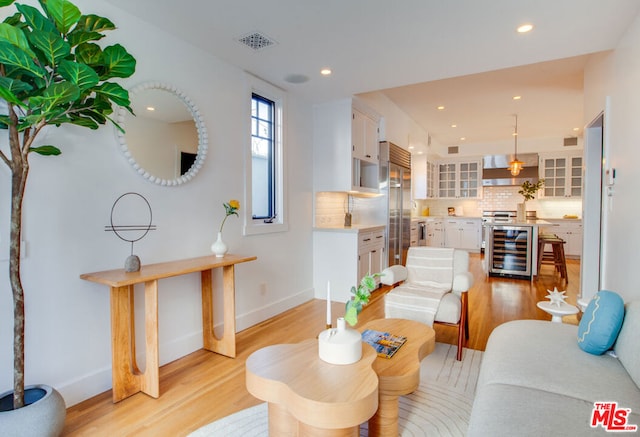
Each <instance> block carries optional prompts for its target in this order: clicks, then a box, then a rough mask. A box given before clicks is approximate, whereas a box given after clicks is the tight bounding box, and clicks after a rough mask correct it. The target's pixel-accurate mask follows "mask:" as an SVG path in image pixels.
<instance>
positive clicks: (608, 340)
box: [578, 290, 624, 355]
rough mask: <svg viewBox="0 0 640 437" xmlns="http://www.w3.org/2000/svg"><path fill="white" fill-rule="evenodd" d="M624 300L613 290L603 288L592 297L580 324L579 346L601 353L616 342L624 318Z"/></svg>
mask: <svg viewBox="0 0 640 437" xmlns="http://www.w3.org/2000/svg"><path fill="white" fill-rule="evenodd" d="M623 319H624V301H623V300H622V298H621V297H620V295H618V294H617V293H614V292H613V291H607V290H601V291H599V292H597V293H596V295H595V296H594V297H593V299H591V302H589V305H587V309H586V310H585V311H584V314H583V316H582V319H581V320H580V325H579V326H578V346H580V348H581V349H582V350H583V351H585V352H589V353H590V354H594V355H601V354H603V353H605V352H606V351H608V350H609V349H611V346H613V343H615V341H616V338H617V337H618V333H619V332H620V327H621V326H622V320H623Z"/></svg>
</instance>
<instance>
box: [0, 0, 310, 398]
mask: <svg viewBox="0 0 640 437" xmlns="http://www.w3.org/2000/svg"><path fill="white" fill-rule="evenodd" d="M74 3H76V4H77V5H78V6H79V7H80V9H81V10H82V11H83V12H85V13H96V14H99V15H103V16H106V17H108V18H110V19H111V20H112V21H113V22H114V23H115V24H116V25H117V27H118V29H117V30H115V31H113V32H111V33H110V34H109V37H108V38H107V39H106V40H105V41H106V43H107V44H114V43H121V44H122V45H124V46H125V47H126V48H127V49H128V50H129V51H130V52H131V53H132V54H133V55H134V56H135V57H136V59H137V61H138V67H137V73H136V74H135V75H134V76H133V78H131V79H130V80H127V81H126V83H124V85H125V86H127V87H130V86H134V85H136V84H138V83H140V82H144V81H150V80H154V81H163V82H168V83H171V84H174V85H175V86H177V87H178V88H181V89H182V90H183V91H184V92H185V93H186V94H187V95H188V96H190V97H191V98H192V99H193V100H194V102H195V103H196V104H197V105H198V107H199V108H200V111H201V113H202V115H203V117H204V119H205V123H206V127H207V130H208V133H209V153H208V156H207V160H206V161H205V164H204V166H203V168H202V169H201V171H200V173H199V174H198V175H197V177H196V178H195V179H194V180H193V181H191V182H189V183H187V184H185V185H182V186H179V187H171V188H166V187H160V186H157V185H154V184H151V183H149V182H147V181H145V180H143V179H142V178H141V177H140V176H139V175H137V174H136V173H135V172H134V171H133V170H132V168H130V167H129V165H128V163H127V161H126V160H125V158H124V157H123V156H122V155H121V153H120V151H119V150H118V147H117V140H116V136H115V133H114V129H113V128H112V127H111V126H106V127H101V128H100V129H99V130H98V131H91V130H88V129H83V128H79V127H74V126H64V127H61V128H50V129H49V130H47V131H46V132H44V133H43V134H42V136H41V137H40V138H39V143H41V144H55V145H59V146H61V149H62V151H63V154H62V155H61V156H60V157H41V156H32V157H31V175H30V179H29V183H28V186H27V193H26V200H25V204H24V237H25V239H26V242H27V247H28V252H27V257H26V258H25V259H24V262H23V272H22V277H23V283H24V287H25V290H26V308H27V316H26V317H27V319H26V323H27V328H26V343H27V347H26V382H27V384H34V383H47V384H50V385H53V386H54V387H56V388H58V389H59V390H60V391H61V392H62V394H63V396H64V397H65V400H66V402H67V405H73V404H75V403H77V402H79V401H81V400H83V399H86V398H88V397H91V396H93V395H95V394H97V393H100V392H102V391H105V390H108V389H109V388H110V387H111V349H110V341H111V336H110V322H109V291H108V289H107V287H105V286H102V285H97V284H93V283H89V282H86V281H82V280H80V279H79V275H80V274H81V273H85V272H93V271H99V270H106V269H114V268H120V267H122V266H123V263H124V259H125V257H126V256H127V255H128V252H129V246H128V244H127V243H125V242H123V241H121V240H119V239H118V238H117V237H116V236H115V235H113V234H112V233H108V232H104V230H103V229H104V226H105V225H107V224H108V222H109V214H110V209H111V206H112V203H113V202H114V200H115V199H116V198H117V197H118V196H119V195H121V194H123V193H125V192H128V191H135V192H138V193H140V194H142V195H144V196H145V197H146V198H147V199H148V200H149V202H150V204H151V206H152V208H153V216H154V224H156V225H157V227H158V229H157V230H156V231H153V232H150V233H149V235H148V236H147V237H145V238H144V239H143V240H142V241H140V242H138V243H136V245H135V253H136V254H138V255H139V256H140V258H141V260H142V263H143V264H144V263H154V262H161V261H169V260H174V259H180V258H189V257H196V256H201V255H207V254H210V245H211V243H212V242H213V241H214V239H215V235H216V231H217V227H218V226H219V224H220V221H221V220H222V218H223V216H224V208H223V206H222V203H223V202H225V201H228V200H229V199H231V198H236V199H240V200H241V202H242V199H243V198H244V150H243V149H244V147H245V145H246V144H247V141H248V138H247V135H248V132H244V127H245V126H247V125H248V123H247V122H246V120H244V118H245V117H248V116H249V114H246V113H245V112H244V108H246V107H247V105H246V104H245V102H244V101H243V99H245V98H248V96H249V94H248V93H249V88H248V84H247V82H246V81H245V80H244V78H243V72H242V71H240V70H239V69H238V68H236V67H234V66H230V65H228V64H226V63H224V62H222V61H220V60H218V59H216V58H213V57H211V56H210V55H208V54H206V53H204V52H202V51H200V50H198V49H195V48H193V47H191V46H189V45H186V44H184V43H182V42H181V41H179V40H177V39H175V38H173V37H171V36H169V35H168V34H166V33H164V32H163V31H162V30H160V29H158V28H155V27H151V26H149V25H147V24H145V23H144V22H141V21H140V20H138V19H136V18H134V17H132V16H130V15H128V14H126V13H124V12H122V11H120V10H119V9H117V8H115V7H113V6H111V5H108V4H105V3H104V2H92V1H89V0H77V1H75V2H74ZM286 103H287V106H288V110H287V114H286V116H287V119H288V124H287V126H286V141H287V143H286V144H285V148H286V153H287V157H288V158H287V159H288V181H289V189H288V201H289V207H288V214H289V230H288V231H287V232H283V233H275V234H270V235H262V236H249V237H243V236H242V227H241V221H240V220H239V219H237V218H235V217H231V218H230V219H229V220H228V221H227V223H226V225H225V230H224V237H225V241H226V242H227V243H228V244H229V246H230V248H231V251H232V252H234V253H240V254H251V255H257V257H258V260H257V261H254V262H251V263H246V264H242V265H239V266H238V267H237V268H236V296H237V309H236V311H237V319H238V330H242V329H244V328H246V327H248V326H251V325H253V324H255V323H257V322H259V321H262V320H264V319H266V318H268V317H270V316H272V315H274V314H277V313H280V312H281V311H283V310H286V309H288V308H290V307H292V306H294V305H297V304H299V303H302V302H304V301H307V300H309V299H310V298H312V297H313V290H312V250H311V247H312V235H311V227H312V201H313V199H312V162H311V155H312V153H311V145H312V144H313V141H312V136H311V135H312V134H311V133H312V111H311V106H310V105H309V104H308V103H306V102H303V101H299V100H296V99H295V98H294V97H292V96H289V97H288V100H287V102H286ZM1 140H2V141H5V143H0V147H3V150H6V140H5V139H4V138H2V139H1ZM9 186H10V176H9V171H8V168H7V167H6V166H5V165H0V199H1V202H0V224H1V225H0V248H1V249H2V252H0V259H2V261H0V271H1V272H3V273H2V274H1V275H0V291H1V293H0V392H2V391H5V390H9V389H11V388H12V386H13V382H12V372H13V371H12V368H13V361H12V353H11V351H12V319H13V317H12V308H13V304H12V301H11V295H10V291H9V290H10V287H9V281H8V275H7V274H6V272H7V271H8V262H7V261H6V257H7V253H8V234H9V226H8V220H9V212H8V210H9V197H10V195H9V193H10V187H9ZM242 206H244V204H242ZM285 266H286V267H285ZM216 279H217V280H219V279H220V277H219V276H217V277H216ZM138 315H139V316H140V315H141V314H138ZM216 316H218V317H220V316H221V311H217V312H216ZM159 317H160V333H159V338H160V361H161V363H167V362H169V361H172V360H174V359H176V358H179V357H181V356H183V355H185V354H187V353H190V352H192V351H194V350H197V349H199V348H201V347H202V340H201V329H202V328H201V310H200V291H199V275H197V274H194V275H187V276H184V277H179V278H173V279H168V280H163V281H161V282H160V303H159ZM139 326H141V325H139ZM319 329H321V327H319ZM139 331H142V329H141V328H140V329H139ZM139 349H141V348H139Z"/></svg>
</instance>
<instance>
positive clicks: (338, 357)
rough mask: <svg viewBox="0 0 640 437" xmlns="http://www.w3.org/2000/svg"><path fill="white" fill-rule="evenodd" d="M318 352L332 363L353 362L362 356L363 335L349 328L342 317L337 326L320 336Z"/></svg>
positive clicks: (322, 358) (326, 360) (323, 359)
mask: <svg viewBox="0 0 640 437" xmlns="http://www.w3.org/2000/svg"><path fill="white" fill-rule="evenodd" d="M318 354H319V356H320V359H321V360H322V361H325V362H327V363H330V364H353V363H355V362H357V361H359V360H360V358H361V357H362V335H361V334H360V333H359V332H358V331H356V330H355V329H351V328H347V327H346V325H345V320H344V318H343V317H340V318H338V327H337V328H333V329H327V330H325V331H322V332H321V333H320V335H319V336H318Z"/></svg>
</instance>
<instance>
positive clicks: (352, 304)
mask: <svg viewBox="0 0 640 437" xmlns="http://www.w3.org/2000/svg"><path fill="white" fill-rule="evenodd" d="M380 275H381V274H380V273H374V274H373V275H371V274H367V275H365V276H364V277H363V278H362V279H361V280H360V284H359V285H358V286H357V287H356V286H353V287H351V294H353V296H352V297H351V299H349V300H348V301H347V304H346V307H345V312H344V320H345V321H346V322H347V323H348V324H349V325H351V326H354V325H355V324H356V323H358V314H360V311H362V307H363V306H365V305H366V304H368V303H369V298H371V292H372V291H373V290H375V289H376V285H377V284H376V279H375V278H376V277H378V276H380Z"/></svg>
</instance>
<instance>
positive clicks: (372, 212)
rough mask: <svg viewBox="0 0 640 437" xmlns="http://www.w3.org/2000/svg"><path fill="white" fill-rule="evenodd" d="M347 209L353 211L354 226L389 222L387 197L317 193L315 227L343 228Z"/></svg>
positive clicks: (336, 192)
mask: <svg viewBox="0 0 640 437" xmlns="http://www.w3.org/2000/svg"><path fill="white" fill-rule="evenodd" d="M347 208H348V209H349V210H350V211H351V215H352V218H351V223H352V224H354V225H378V224H385V223H386V222H387V220H386V197H383V196H380V197H356V196H353V195H350V194H348V193H345V192H338V191H320V192H317V193H316V202H315V226H318V227H333V226H343V225H344V215H345V213H346V212H347Z"/></svg>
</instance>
